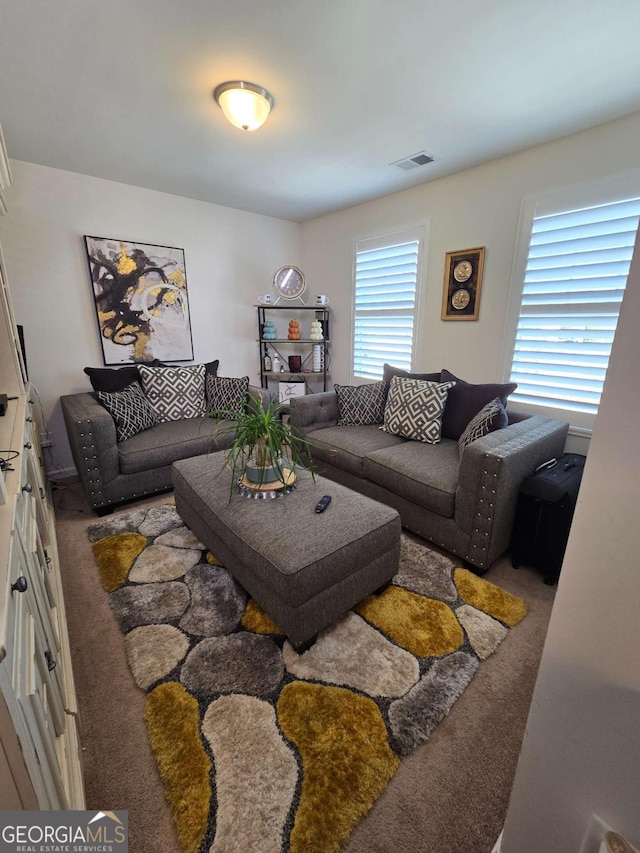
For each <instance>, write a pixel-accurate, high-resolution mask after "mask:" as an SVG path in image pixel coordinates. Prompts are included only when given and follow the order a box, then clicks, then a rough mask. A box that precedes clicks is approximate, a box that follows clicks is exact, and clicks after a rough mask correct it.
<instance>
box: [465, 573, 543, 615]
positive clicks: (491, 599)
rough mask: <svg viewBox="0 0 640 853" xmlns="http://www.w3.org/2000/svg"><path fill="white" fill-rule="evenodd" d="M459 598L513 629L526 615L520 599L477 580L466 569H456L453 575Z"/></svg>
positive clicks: (524, 605) (493, 585)
mask: <svg viewBox="0 0 640 853" xmlns="http://www.w3.org/2000/svg"><path fill="white" fill-rule="evenodd" d="M453 579H454V581H455V585H456V587H457V588H458V592H459V593H460V597H461V598H464V600H465V601H466V602H467V603H468V604H471V605H473V606H474V607H477V608H478V610H482V611H483V612H484V613H488V614H489V616H493V617H494V619H499V620H500V621H501V622H504V624H505V625H509V627H511V628H513V626H514V625H517V624H518V622H521V621H522V620H523V619H524V617H525V616H526V615H527V605H526V604H525V603H524V601H523V600H522V599H521V598H517V597H516V596H515V595H511V593H509V592H507V591H506V590H504V589H500V587H499V586H496V585H495V584H492V583H489V581H486V580H484V579H483V578H479V577H478V576H477V575H474V574H473V572H469V571H467V569H456V570H455V572H454V574H453Z"/></svg>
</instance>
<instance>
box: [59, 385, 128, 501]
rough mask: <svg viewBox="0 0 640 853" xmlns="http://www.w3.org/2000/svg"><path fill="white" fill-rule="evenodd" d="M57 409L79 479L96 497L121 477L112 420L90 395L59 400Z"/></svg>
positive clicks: (88, 491)
mask: <svg viewBox="0 0 640 853" xmlns="http://www.w3.org/2000/svg"><path fill="white" fill-rule="evenodd" d="M60 405H61V407H62V414H63V415H64V421H65V424H66V427H67V435H68V436H69V444H70V445H71V455H72V456H73V461H74V462H75V466H76V470H77V472H78V476H79V477H80V479H81V481H82V484H83V486H84V487H85V491H86V493H87V495H91V494H93V495H99V494H100V493H101V492H102V488H103V486H104V485H106V484H107V483H110V482H111V481H112V480H114V479H115V478H116V477H117V476H118V474H119V473H120V461H119V458H118V440H117V437H116V425H115V423H114V420H113V418H112V417H111V415H110V414H109V412H108V411H107V410H106V409H105V408H104V407H103V406H101V405H100V403H99V402H98V401H97V399H96V398H95V395H94V394H92V393H89V392H87V393H81V394H67V395H66V396H63V397H60ZM97 502H98V503H100V501H99V500H98V501H97Z"/></svg>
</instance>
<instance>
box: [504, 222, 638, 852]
mask: <svg viewBox="0 0 640 853" xmlns="http://www.w3.org/2000/svg"><path fill="white" fill-rule="evenodd" d="M639 325H640V235H639V237H638V239H637V242H636V250H635V254H634V259H633V261H632V266H631V272H630V275H629V281H628V284H627V291H626V295H625V299H624V303H623V310H622V313H621V315H620V321H619V324H618V330H617V333H616V338H615V342H614V347H613V352H612V355H611V360H610V363H609V371H608V373H607V381H606V385H605V388H604V394H603V397H602V402H601V404H600V410H599V413H598V416H597V418H596V423H595V428H594V431H593V437H592V439H591V447H590V451H589V457H588V459H587V465H586V468H585V473H584V478H583V481H582V486H581V489H580V495H579V500H578V506H577V509H576V514H575V516H574V520H573V525H572V528H571V535H570V538H569V543H568V546H567V551H566V555H565V560H564V565H563V568H562V575H561V578H560V584H559V588H558V593H557V595H556V600H555V605H554V609H553V613H552V616H551V622H550V625H549V632H548V634H547V640H546V644H545V648H544V653H543V656H542V662H541V665H540V671H539V673H538V680H537V683H536V688H535V692H534V696H533V702H532V705H531V711H530V714H529V720H528V723H527V728H526V734H525V738H524V744H523V748H522V753H521V755H520V760H519V763H518V768H517V772H516V778H515V784H514V788H513V792H512V797H511V802H510V805H509V810H508V813H507V819H506V824H505V829H504V835H503V840H502V847H501V851H502V853H541V851H544V853H566V851H569V850H571V851H576V853H597V851H598V847H599V845H597V844H596V846H595V847H594V846H593V845H591V846H589V845H585V846H583V845H582V842H583V840H584V839H585V836H586V835H587V831H588V827H589V822H590V820H591V815H592V814H596V815H598V817H599V818H600V819H601V820H603V821H604V822H605V824H607V825H608V826H610V827H611V828H612V829H614V830H615V831H617V832H619V833H620V834H621V835H623V836H624V837H625V838H627V840H628V841H629V843H630V844H632V845H633V846H634V847H635V848H638V849H640V558H639V554H640V549H639V545H638V535H637V533H638V508H639V507H640V476H639V475H640V432H639V430H638V423H639V422H640V394H639V393H638V364H639V363H640V338H639V336H638V327H639Z"/></svg>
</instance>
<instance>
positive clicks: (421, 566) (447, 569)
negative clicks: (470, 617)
mask: <svg viewBox="0 0 640 853" xmlns="http://www.w3.org/2000/svg"><path fill="white" fill-rule="evenodd" d="M453 568H454V564H453V563H452V561H451V560H450V559H449V558H448V557H444V556H443V555H442V554H438V553H437V552H436V551H430V550H427V549H426V548H425V547H424V546H421V545H417V544H416V543H415V542H413V541H412V540H411V539H409V538H408V537H407V536H406V535H403V536H402V537H401V539H400V568H399V570H398V573H397V575H396V576H395V577H394V579H393V581H392V583H393V584H395V585H396V586H403V587H405V589H408V590H410V591H411V592H417V593H418V594H419V595H425V596H427V598H440V599H442V601H455V600H456V598H457V597H458V590H457V589H456V586H455V584H454V582H453V580H452V571H453Z"/></svg>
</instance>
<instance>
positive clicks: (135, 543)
mask: <svg viewBox="0 0 640 853" xmlns="http://www.w3.org/2000/svg"><path fill="white" fill-rule="evenodd" d="M91 547H92V548H93V555H94V557H95V558H96V563H97V564H98V570H99V572H100V580H101V581H102V586H103V587H104V588H105V590H106V591H107V592H113V590H114V589H118V587H119V586H122V584H123V583H124V582H125V581H126V579H127V576H128V574H129V570H130V569H131V566H132V565H133V564H134V562H135V561H136V559H137V558H138V557H139V556H140V554H142V552H143V551H144V549H145V548H146V547H147V537H146V536H143V535H142V534H141V533H119V534H118V535H117V536H107V537H105V538H104V539H98V541H97V542H94V543H93V545H92V546H91Z"/></svg>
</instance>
